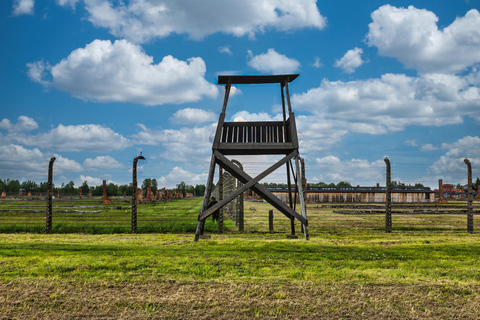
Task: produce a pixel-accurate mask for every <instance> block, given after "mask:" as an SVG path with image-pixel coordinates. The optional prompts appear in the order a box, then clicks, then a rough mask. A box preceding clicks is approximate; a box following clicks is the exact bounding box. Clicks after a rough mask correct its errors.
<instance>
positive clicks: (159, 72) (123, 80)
mask: <svg viewBox="0 0 480 320" xmlns="http://www.w3.org/2000/svg"><path fill="white" fill-rule="evenodd" d="M27 67H28V73H29V76H30V78H31V79H32V80H33V81H35V82H38V83H41V84H42V85H44V86H52V87H54V88H56V89H57V90H60V91H66V92H69V93H70V94H71V95H73V96H74V97H77V98H80V99H84V100H93V101H98V102H131V103H140V104H145V105H150V106H153V105H162V104H165V103H174V104H180V103H185V102H194V101H198V100H200V99H202V98H203V97H210V98H215V97H216V96H217V94H218V89H217V87H216V86H215V85H213V84H211V83H209V82H208V81H206V80H205V78H204V75H205V72H206V66H205V62H204V61H203V60H202V58H190V59H188V60H187V61H180V60H178V59H175V58H174V57H172V56H165V57H164V58H163V59H162V61H161V62H160V63H158V64H154V62H153V58H152V57H151V56H148V55H146V54H145V52H144V51H143V50H142V48H141V47H140V46H138V45H134V44H131V43H129V42H128V41H126V40H117V41H115V42H114V43H113V44H112V43H111V42H110V41H109V40H105V41H102V40H94V41H93V42H92V43H90V44H88V45H87V46H86V47H85V48H79V49H76V50H74V51H73V52H72V53H71V54H70V55H69V56H68V57H67V58H65V59H63V60H62V61H60V63H58V64H56V65H54V66H52V67H49V68H47V67H45V65H44V63H43V62H41V61H37V62H34V63H29V64H28V65H27ZM47 70H48V71H49V73H50V74H51V76H52V80H51V81H47V80H45V71H47Z"/></svg>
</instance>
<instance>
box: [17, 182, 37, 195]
mask: <svg viewBox="0 0 480 320" xmlns="http://www.w3.org/2000/svg"><path fill="white" fill-rule="evenodd" d="M20 188H21V189H25V191H27V192H29V191H33V192H36V191H38V184H37V183H36V182H35V181H31V180H27V181H23V182H22V184H21V185H20Z"/></svg>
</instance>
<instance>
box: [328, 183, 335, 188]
mask: <svg viewBox="0 0 480 320" xmlns="http://www.w3.org/2000/svg"><path fill="white" fill-rule="evenodd" d="M327 187H336V185H335V183H333V182H332V183H330V184H329V185H328V186H327Z"/></svg>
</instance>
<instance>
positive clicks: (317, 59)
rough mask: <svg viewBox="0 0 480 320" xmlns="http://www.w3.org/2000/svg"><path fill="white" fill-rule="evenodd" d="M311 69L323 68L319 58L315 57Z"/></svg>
mask: <svg viewBox="0 0 480 320" xmlns="http://www.w3.org/2000/svg"><path fill="white" fill-rule="evenodd" d="M313 67H314V68H317V69H318V68H321V67H323V63H321V62H320V58H319V57H315V62H314V63H313Z"/></svg>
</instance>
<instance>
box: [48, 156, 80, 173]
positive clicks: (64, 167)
mask: <svg viewBox="0 0 480 320" xmlns="http://www.w3.org/2000/svg"><path fill="white" fill-rule="evenodd" d="M56 158H57V159H56V160H55V163H54V164H53V165H54V167H55V170H56V172H57V173H62V172H66V171H69V172H72V171H73V172H78V171H82V170H83V168H82V165H81V164H80V163H78V162H77V161H75V160H71V159H68V158H64V157H62V156H57V157H56Z"/></svg>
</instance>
